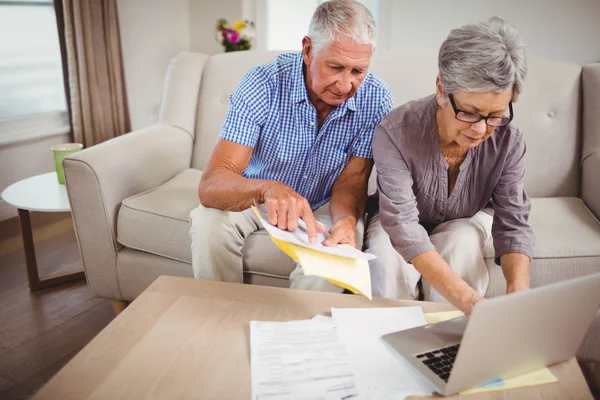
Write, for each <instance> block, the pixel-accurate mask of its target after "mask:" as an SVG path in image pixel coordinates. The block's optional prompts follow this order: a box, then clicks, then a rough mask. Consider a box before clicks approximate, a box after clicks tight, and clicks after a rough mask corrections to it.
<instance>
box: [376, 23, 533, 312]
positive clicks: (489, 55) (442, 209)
mask: <svg viewBox="0 0 600 400" xmlns="http://www.w3.org/2000/svg"><path fill="white" fill-rule="evenodd" d="M438 64H439V75H438V77H437V79H436V93H435V95H431V96H428V97H425V98H423V99H419V100H415V101H412V102H410V103H407V104H405V105H403V106H401V107H398V108H396V109H394V110H393V111H392V112H390V113H389V114H388V115H387V116H386V118H384V119H383V120H382V122H381V123H380V125H379V126H378V127H377V129H376V131H375V136H374V139H373V153H374V160H375V165H376V168H377V182H378V189H379V190H378V194H379V212H378V214H376V215H375V216H374V217H373V218H371V221H370V224H369V226H368V229H367V239H366V242H367V243H366V245H367V248H368V250H367V251H368V252H370V253H373V254H376V255H377V256H378V258H377V259H376V260H375V261H374V262H373V263H372V264H371V278H372V284H373V294H374V295H376V296H380V297H389V298H405V299H415V298H417V297H418V295H419V288H418V282H419V280H420V279H421V277H422V278H423V280H422V290H423V295H424V298H425V300H429V301H446V300H447V301H449V302H450V303H452V304H453V305H454V306H456V307H457V308H459V309H461V310H462V311H464V312H465V313H467V314H468V313H470V312H471V309H472V307H473V305H474V304H475V303H477V302H478V301H481V300H482V299H483V296H484V295H485V292H486V290H487V286H488V282H489V276H488V270H487V267H486V263H485V260H484V257H483V247H484V246H485V243H486V242H487V241H488V239H489V238H490V236H491V237H492V238H493V242H494V248H495V252H496V254H495V258H496V263H497V264H499V265H501V266H502V271H503V273H504V276H505V278H506V281H507V293H511V292H515V291H520V290H524V289H528V288H529V265H530V262H531V256H532V252H533V247H534V241H535V239H534V235H533V232H532V230H531V228H530V227H529V225H528V224H527V220H528V217H529V211H530V203H529V199H528V197H527V195H526V194H525V190H524V174H525V162H524V157H525V140H524V137H523V134H522V133H521V131H520V130H519V129H518V128H517V127H516V126H514V124H511V121H512V119H513V116H514V110H513V105H512V103H513V102H514V101H516V100H517V97H518V95H519V93H520V92H521V90H522V87H523V80H524V78H525V74H526V71H527V63H526V57H525V48H524V45H523V43H522V41H521V39H520V37H519V34H518V32H517V30H516V28H515V27H513V26H511V25H509V24H508V23H507V22H505V21H503V20H502V19H500V18H497V17H494V18H491V19H490V20H488V21H486V22H483V23H480V24H478V25H467V26H464V27H462V28H459V29H455V30H453V31H452V32H450V35H449V36H448V38H447V39H446V41H445V42H444V43H443V44H442V46H441V48H440V52H439V59H438Z"/></svg>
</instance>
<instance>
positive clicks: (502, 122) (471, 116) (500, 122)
mask: <svg viewBox="0 0 600 400" xmlns="http://www.w3.org/2000/svg"><path fill="white" fill-rule="evenodd" d="M448 98H449V99H450V104H452V108H453V109H454V114H455V116H456V119H457V120H459V121H462V122H468V123H470V124H476V123H477V122H479V121H481V120H482V119H484V120H485V123H486V124H487V125H489V126H506V125H508V124H509V123H510V121H512V119H513V117H514V115H513V108H512V101H511V102H510V103H508V109H509V110H510V115H509V116H508V117H494V116H489V115H488V116H487V117H486V116H483V115H481V114H477V113H473V112H468V111H463V110H461V109H459V108H458V107H456V103H455V102H454V96H452V95H451V94H449V95H448Z"/></svg>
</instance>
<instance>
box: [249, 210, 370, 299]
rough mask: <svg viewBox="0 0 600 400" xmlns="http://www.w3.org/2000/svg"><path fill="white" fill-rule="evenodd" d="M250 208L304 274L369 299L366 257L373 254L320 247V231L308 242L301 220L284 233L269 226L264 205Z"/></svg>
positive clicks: (343, 246)
mask: <svg viewBox="0 0 600 400" xmlns="http://www.w3.org/2000/svg"><path fill="white" fill-rule="evenodd" d="M252 208H253V210H254V212H255V213H256V215H257V217H258V219H259V220H260V222H261V223H262V225H263V227H264V228H265V230H266V231H267V232H268V233H269V236H270V237H271V240H273V242H274V243H275V244H276V245H277V247H279V248H280V249H281V250H282V251H283V252H284V253H286V254H287V255H288V256H290V257H291V258H292V259H293V260H294V261H296V262H298V263H300V265H302V272H303V273H304V275H307V276H311V275H314V276H320V277H323V278H325V279H327V280H329V281H330V282H332V283H334V284H336V285H339V286H341V287H343V288H346V289H348V290H350V291H351V292H353V293H357V294H362V295H364V296H366V297H367V298H369V299H372V295H371V274H370V272H369V262H368V260H371V259H373V258H375V256H374V255H372V254H367V253H363V252H362V251H360V250H357V249H355V248H353V247H351V246H348V245H339V246H323V244H322V242H323V241H324V240H325V236H324V235H323V234H319V236H318V237H317V241H316V243H315V244H311V243H310V242H309V240H308V232H307V231H306V225H305V224H304V222H303V221H302V220H301V219H299V220H298V225H299V227H298V229H297V230H296V231H295V232H288V231H284V230H282V229H279V228H277V227H276V226H273V225H271V224H270V223H269V218H268V215H267V213H266V211H265V210H264V208H262V207H252Z"/></svg>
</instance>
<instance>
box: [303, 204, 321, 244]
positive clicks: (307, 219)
mask: <svg viewBox="0 0 600 400" xmlns="http://www.w3.org/2000/svg"><path fill="white" fill-rule="evenodd" d="M300 217H301V218H302V220H303V221H304V223H305V224H306V230H307V231H308V241H309V242H310V243H311V244H314V243H316V241H317V220H316V219H315V216H314V215H313V213H312V210H311V209H310V206H308V202H307V203H306V205H305V206H304V207H302V210H301V215H300Z"/></svg>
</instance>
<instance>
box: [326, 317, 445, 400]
mask: <svg viewBox="0 0 600 400" xmlns="http://www.w3.org/2000/svg"><path fill="white" fill-rule="evenodd" d="M331 314H332V316H333V319H334V320H335V321H336V323H337V326H338V330H339V335H340V338H341V339H342V342H343V343H344V344H346V347H347V348H348V354H349V356H350V362H351V364H352V366H353V368H354V371H355V373H356V382H357V385H358V387H359V388H361V389H362V390H361V397H362V398H364V399H373V400H375V399H377V400H391V399H394V400H396V399H404V398H405V397H406V396H427V395H431V394H432V393H433V392H434V391H435V388H434V387H433V386H432V385H431V384H430V383H429V382H428V381H427V380H426V379H425V378H424V377H423V376H422V375H421V374H420V373H419V372H418V371H416V370H415V369H414V368H413V367H412V366H411V365H410V364H409V363H408V362H407V361H406V360H404V359H403V358H402V357H400V356H399V355H396V354H394V353H393V352H392V350H391V349H389V348H388V347H387V345H386V344H385V343H384V342H383V340H381V336H383V335H386V334H388V333H392V332H396V331H400V330H404V329H410V328H414V327H417V326H421V325H425V324H426V321H425V316H424V314H423V310H422V309H421V307H399V308H332V309H331Z"/></svg>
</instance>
